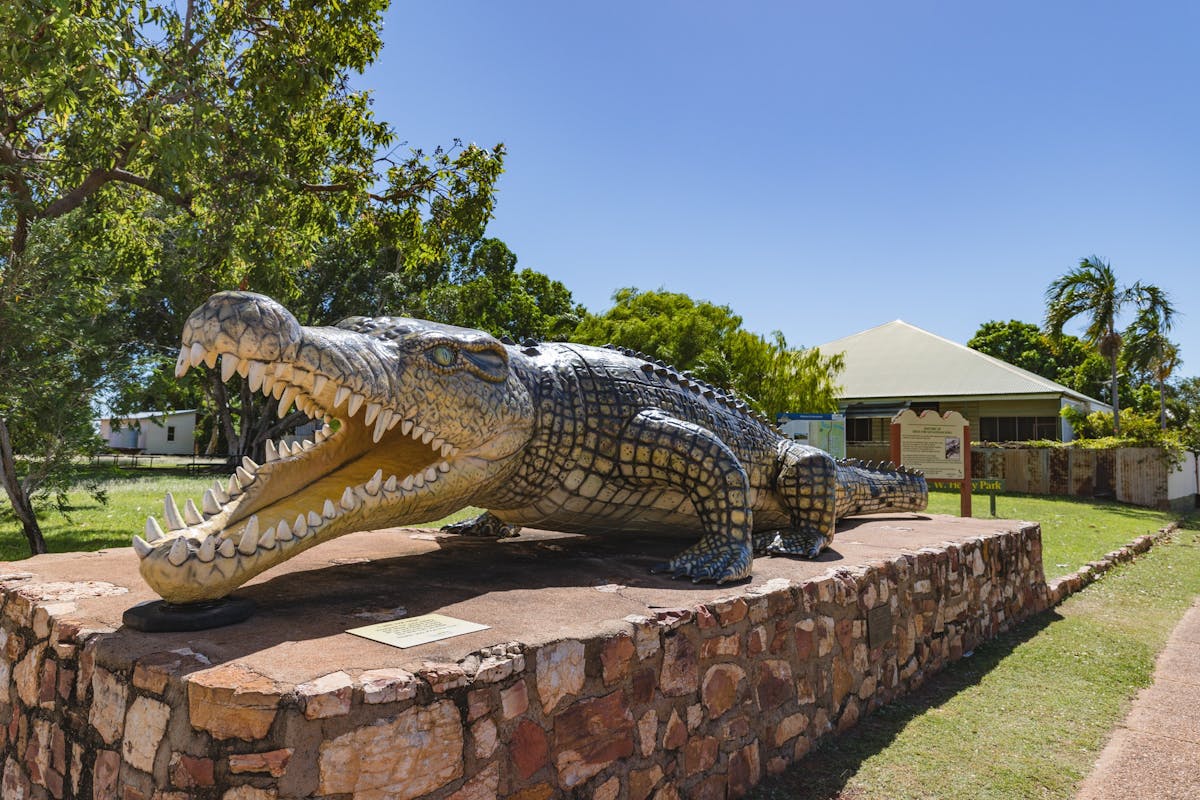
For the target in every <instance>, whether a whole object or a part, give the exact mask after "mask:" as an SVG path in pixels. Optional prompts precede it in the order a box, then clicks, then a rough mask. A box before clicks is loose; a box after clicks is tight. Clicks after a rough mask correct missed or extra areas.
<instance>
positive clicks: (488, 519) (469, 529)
mask: <svg viewBox="0 0 1200 800" xmlns="http://www.w3.org/2000/svg"><path fill="white" fill-rule="evenodd" d="M442 530H443V531H445V532H446V533H457V534H459V535H460V536H480V537H487V538H491V539H509V538H512V537H513V536H520V535H521V526H520V525H510V524H508V523H507V522H505V521H504V520H502V519H500V518H499V517H497V516H496V515H495V514H493V513H492V512H490V511H485V512H483V513H482V514H480V515H479V516H478V517H473V518H472V519H464V520H463V521H462V522H452V523H451V524H449V525H443V526H442Z"/></svg>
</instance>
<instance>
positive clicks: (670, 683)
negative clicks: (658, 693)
mask: <svg viewBox="0 0 1200 800" xmlns="http://www.w3.org/2000/svg"><path fill="white" fill-rule="evenodd" d="M743 605H745V603H743ZM699 682H700V658H699V654H698V652H697V648H696V645H695V644H694V643H693V642H692V640H691V639H690V638H689V637H688V636H687V635H686V634H684V633H682V632H681V633H678V634H676V635H674V636H671V637H668V638H667V639H666V641H665V642H664V643H663V660H662V672H661V673H660V676H659V688H660V689H661V690H662V693H663V694H665V695H666V696H668V697H679V696H680V695H685V694H689V693H690V692H694V691H696V689H697V688H699Z"/></svg>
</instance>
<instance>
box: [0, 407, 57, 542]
mask: <svg viewBox="0 0 1200 800" xmlns="http://www.w3.org/2000/svg"><path fill="white" fill-rule="evenodd" d="M0 481H3V483H4V491H5V492H6V493H7V494H8V499H9V501H10V502H11V503H12V507H13V513H14V514H16V516H17V519H19V520H20V521H21V530H22V532H23V533H24V534H25V538H26V539H27V540H28V541H29V552H30V553H31V554H32V555H35V556H36V555H38V554H39V553H45V552H46V537H44V536H43V535H42V528H41V526H40V525H38V521H37V515H36V514H35V513H34V511H33V503H31V502H30V500H29V493H28V492H26V491H25V486H24V485H23V484H22V483H21V482H20V481H19V480H17V465H16V460H15V459H14V458H13V451H12V440H11V439H10V438H9V435H8V424H7V422H6V421H5V420H4V419H3V418H2V417H0Z"/></svg>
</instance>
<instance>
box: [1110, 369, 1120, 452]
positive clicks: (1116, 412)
mask: <svg viewBox="0 0 1200 800" xmlns="http://www.w3.org/2000/svg"><path fill="white" fill-rule="evenodd" d="M1109 361H1110V362H1111V363H1112V384H1111V385H1110V386H1111V388H1110V389H1109V391H1110V392H1111V393H1112V395H1111V399H1112V407H1113V436H1120V435H1121V397H1120V392H1118V391H1117V356H1116V354H1115V353H1114V354H1113V357H1112V358H1111V359H1109Z"/></svg>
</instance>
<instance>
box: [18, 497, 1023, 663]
mask: <svg viewBox="0 0 1200 800" xmlns="http://www.w3.org/2000/svg"><path fill="white" fill-rule="evenodd" d="M1023 524H1028V523H1014V522H1012V521H1008V520H997V519H963V518H959V517H947V516H932V515H919V514H908V513H906V514H898V515H882V514H877V515H871V516H864V517H859V518H856V519H854V520H847V521H846V522H844V523H843V524H842V525H841V526H840V527H839V530H838V534H837V537H836V539H835V540H834V544H833V547H832V548H830V549H829V550H827V551H826V552H825V553H823V554H822V555H821V557H820V558H819V559H817V560H815V561H807V560H801V559H791V558H779V557H761V558H757V559H755V561H754V576H753V578H752V579H751V580H750V581H747V582H742V583H739V584H726V585H722V586H715V585H713V584H711V583H709V584H693V583H691V582H690V581H689V580H686V579H684V580H672V579H671V578H669V577H666V576H662V575H653V574H651V573H650V571H649V570H650V567H651V566H652V565H654V564H656V563H659V562H662V561H664V560H666V559H667V558H669V557H671V556H672V555H674V554H675V553H677V552H678V551H679V550H681V549H682V548H684V547H686V546H687V545H688V544H690V541H689V540H688V539H686V538H683V539H681V538H678V537H673V536H658V537H645V536H636V537H635V536H628V535H614V536H608V537H604V536H582V535H573V534H561V533H552V532H546V531H533V530H525V531H523V532H522V534H521V536H520V537H518V538H515V539H506V540H489V539H473V538H467V537H462V536H453V535H446V534H441V533H440V532H438V531H436V530H428V529H407V528H393V529H385V530H379V531H370V532H362V533H355V534H351V535H349V536H345V537H342V538H340V539H336V540H334V541H332V542H327V543H325V544H322V545H319V546H318V547H315V548H313V549H312V550H309V551H307V552H305V553H303V554H301V555H300V556H299V557H297V558H294V559H292V560H290V561H288V562H286V563H284V564H281V565H279V566H278V567H275V568H273V569H271V570H269V571H267V572H265V573H263V574H262V575H260V576H258V577H257V578H256V579H254V580H253V581H252V582H250V583H248V584H247V585H246V586H244V587H242V588H241V589H240V590H239V591H238V592H236V593H235V594H236V595H237V596H239V597H247V598H250V599H252V600H253V601H254V602H255V603H256V604H257V606H258V610H257V613H256V614H255V615H254V617H253V618H251V619H250V620H248V621H247V622H244V623H241V624H238V625H233V626H229V627H226V628H220V629H215V630H208V631H199V632H194V633H166V634H164V633H140V632H138V631H134V630H131V629H128V628H122V626H121V615H122V613H123V612H124V611H125V609H127V608H129V607H130V606H132V605H134V604H136V603H140V602H143V601H145V600H152V599H155V598H157V595H155V594H154V592H153V591H152V590H150V588H149V587H147V586H146V584H145V582H144V581H143V580H142V579H141V576H140V575H139V574H138V572H137V564H138V561H137V557H136V556H135V555H134V554H133V551H132V548H121V549H114V550H102V551H99V552H95V553H69V554H50V555H44V556H37V557H35V558H30V559H27V560H25V561H21V562H16V563H10V564H0V573H12V572H29V573H32V574H33V576H34V577H32V578H31V579H30V581H31V582H50V581H75V582H77V581H89V580H92V581H105V582H108V583H112V584H115V585H116V586H119V587H122V588H125V589H128V593H125V594H120V595H116V596H104V597H91V598H83V599H81V600H79V601H77V606H78V608H77V610H76V611H75V612H73V613H72V614H71V615H70V616H71V617H72V619H75V620H78V621H80V622H82V623H83V624H84V625H85V626H87V627H100V628H106V627H107V628H113V629H120V630H118V631H117V633H116V635H113V636H109V637H107V638H106V639H105V641H104V642H103V644H102V646H101V649H100V650H99V651H98V653H97V656H98V658H99V660H100V661H102V662H105V663H128V662H132V661H134V660H136V659H138V658H140V657H141V656H143V655H145V654H147V653H153V652H161V651H164V650H174V649H176V648H180V647H189V648H191V649H192V650H195V651H196V652H198V653H202V654H203V655H205V656H206V657H207V658H208V659H209V660H211V661H212V662H213V663H214V664H216V663H222V662H229V661H237V662H238V663H240V664H242V665H244V666H246V667H248V668H249V669H251V670H253V671H255V672H257V673H259V674H262V675H264V676H266V677H269V678H271V679H272V680H275V681H279V682H281V683H291V684H298V683H303V682H305V681H310V680H312V679H314V678H316V677H319V676H321V675H325V674H328V673H330V672H334V671H337V670H347V671H353V670H370V669H378V668H381V667H402V668H409V669H411V668H413V667H415V666H417V665H419V664H420V663H421V662H423V661H439V662H454V661H458V660H460V659H461V658H463V657H464V656H466V655H467V654H469V653H471V652H473V651H475V650H478V649H479V648H481V647H486V646H490V645H493V644H496V643H499V642H512V641H516V642H521V643H523V644H527V645H531V646H537V645H539V644H542V643H544V642H549V641H555V640H557V639H562V638H566V637H572V636H574V637H583V636H594V635H596V633H597V631H598V629H599V628H600V627H601V626H603V625H604V624H605V623H616V622H619V621H621V620H622V619H623V618H624V617H626V616H627V615H630V614H642V615H653V613H654V611H655V610H656V609H663V608H679V607H691V606H694V605H696V604H698V603H706V602H711V601H713V600H715V599H717V598H720V597H728V596H730V595H733V594H740V593H741V592H743V591H745V589H746V588H748V587H754V586H763V585H765V584H766V583H767V582H768V581H771V580H773V579H780V578H784V579H788V580H791V581H794V582H802V581H804V580H807V579H810V578H814V577H816V576H818V575H821V574H822V573H824V572H826V571H827V570H829V569H830V568H831V567H834V568H836V567H851V566H856V565H862V564H867V563H869V562H872V561H877V560H881V559H882V560H886V559H890V558H892V557H894V556H896V555H898V554H901V553H915V552H917V551H918V550H919V549H921V548H922V547H930V546H937V545H940V544H941V543H943V542H961V541H964V540H966V539H968V538H971V537H980V536H988V535H991V534H995V533H998V532H1003V531H1011V530H1013V529H1015V528H1017V527H1019V526H1021V525H1023ZM405 611H406V612H407V615H408V616H417V615H420V614H427V613H432V612H437V613H441V614H446V615H449V616H452V617H457V618H460V619H464V620H469V621H472V622H477V623H480V624H483V625H488V626H490V629H489V630H485V631H479V632H477V633H472V634H467V635H464V636H459V637H455V638H453V639H446V640H442V641H440V642H433V643H430V644H427V645H421V646H419V647H414V648H409V649H404V650H400V649H396V648H393V647H390V646H388V645H384V644H379V643H376V642H373V641H370V640H367V639H363V638H361V637H358V636H353V635H350V634H346V633H345V632H344V631H345V630H347V629H349V628H356V627H360V626H363V625H369V624H371V623H373V622H380V621H384V620H387V619H394V618H399V617H401V616H403V615H404V612H405Z"/></svg>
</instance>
